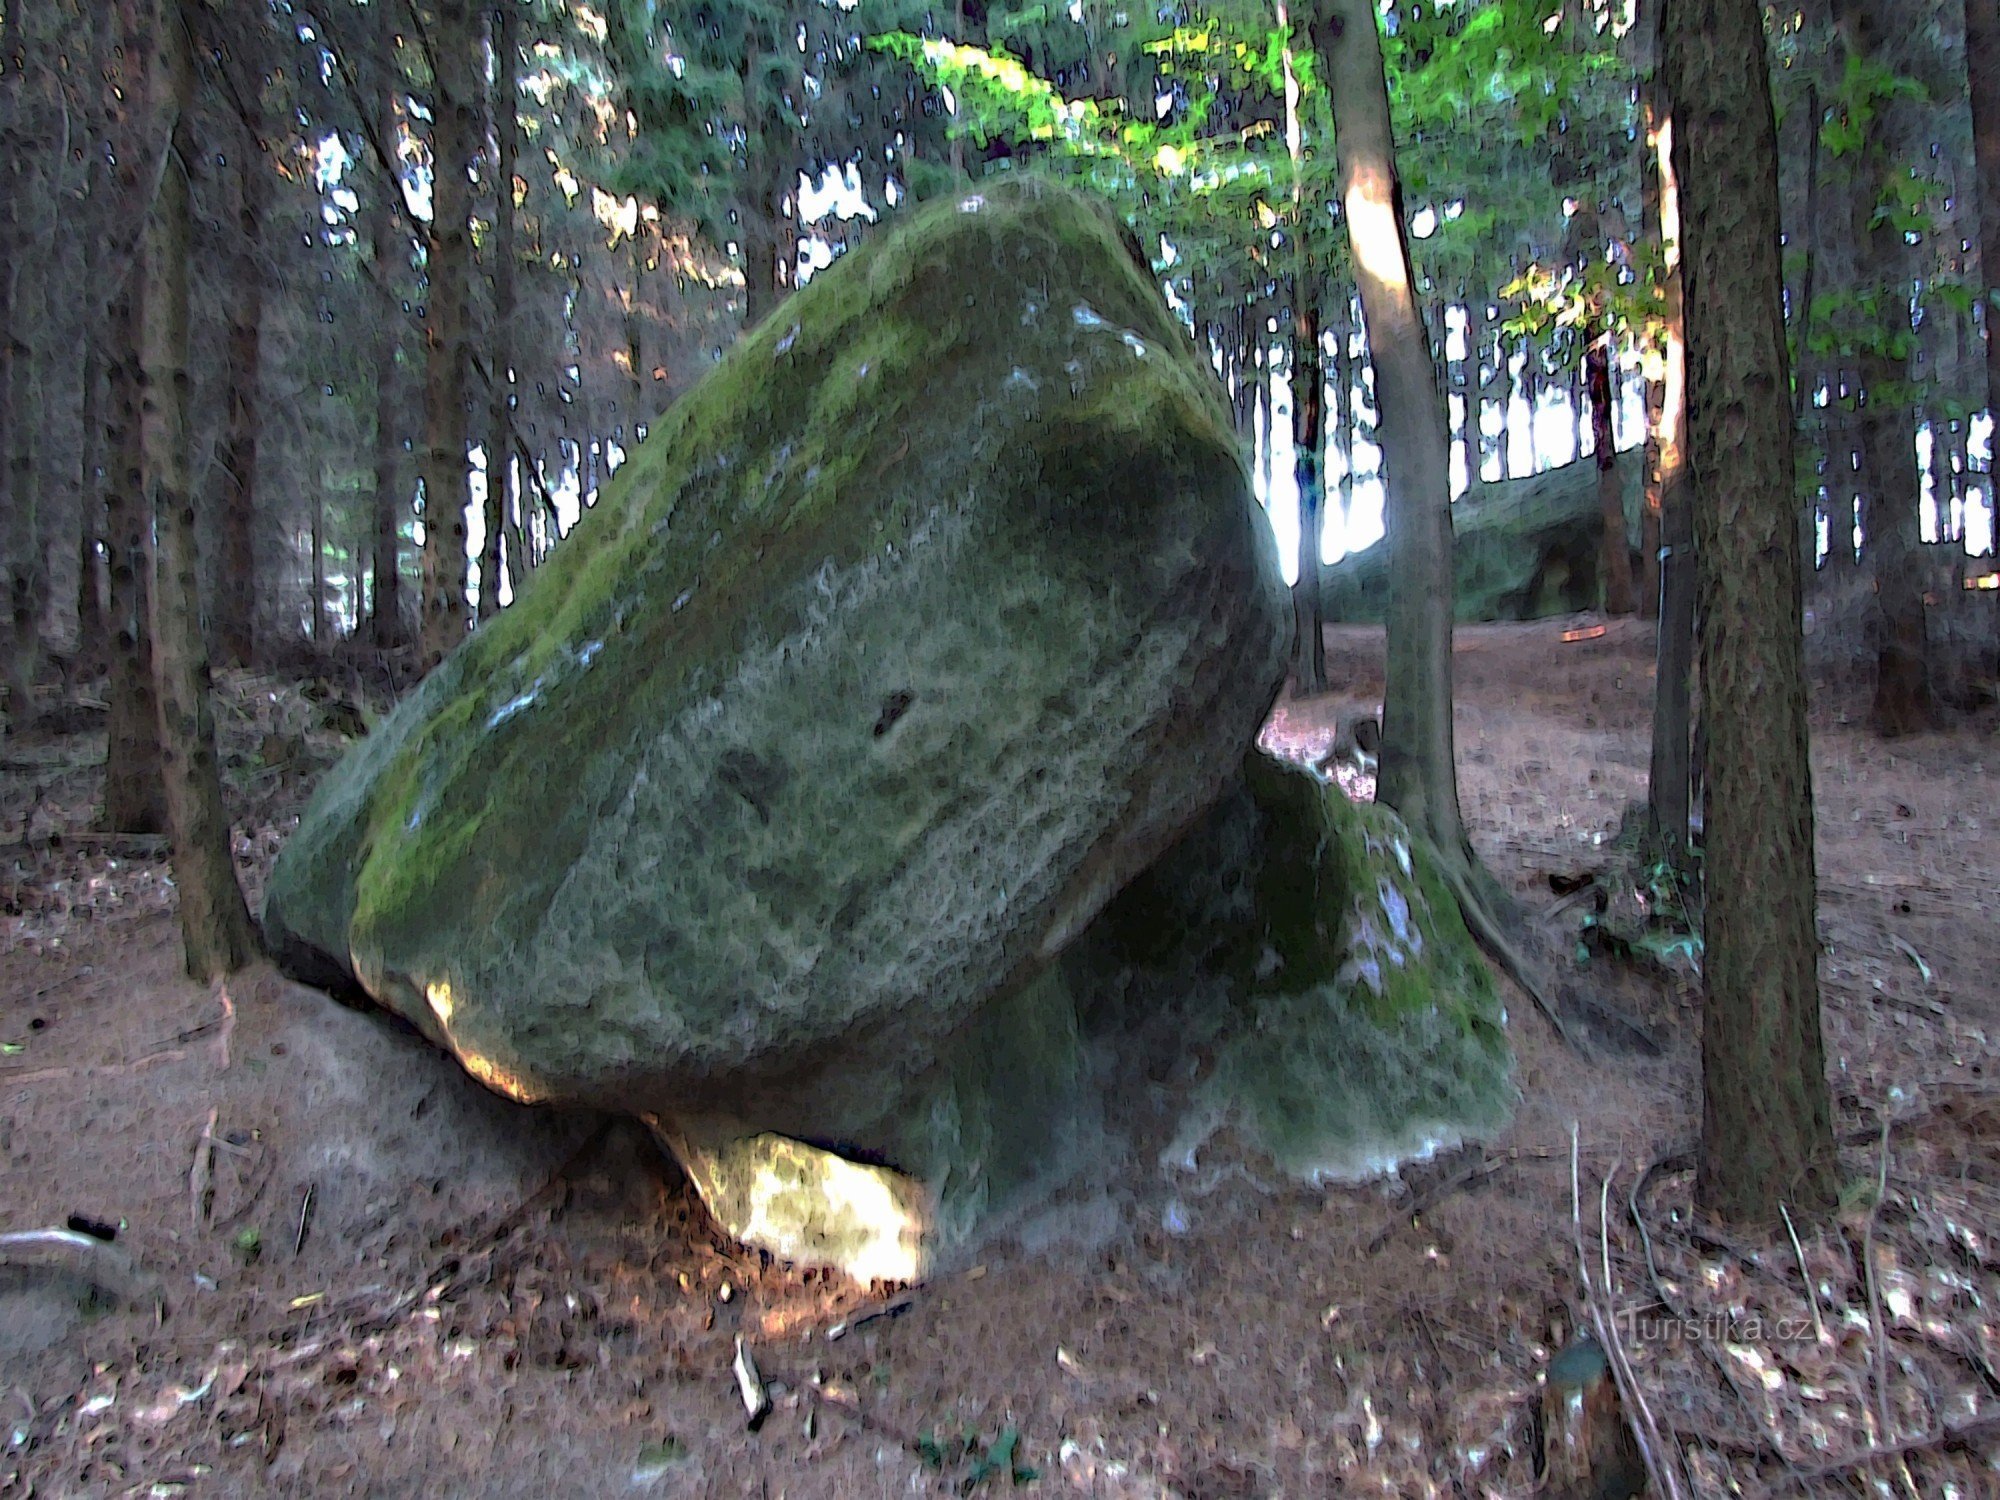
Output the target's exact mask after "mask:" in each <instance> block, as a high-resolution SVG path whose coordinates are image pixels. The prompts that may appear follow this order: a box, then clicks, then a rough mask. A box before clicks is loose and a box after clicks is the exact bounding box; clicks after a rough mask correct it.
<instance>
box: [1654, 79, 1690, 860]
mask: <svg viewBox="0 0 2000 1500" xmlns="http://www.w3.org/2000/svg"><path fill="white" fill-rule="evenodd" d="M1652 93H1653V98H1652V102H1651V103H1650V104H1649V111H1650V113H1651V116H1652V119H1651V135H1652V147H1653V155H1654V159H1655V161H1656V162H1657V164H1658V165H1657V170H1656V171H1655V172H1654V173H1653V174H1652V175H1653V176H1654V177H1655V178H1656V180H1657V181H1658V184H1659V188H1658V193H1657V198H1658V204H1657V217H1658V230H1659V240H1660V246H1661V249H1662V252H1663V254H1662V257H1661V263H1662V267H1663V270H1664V273H1665V274H1664V276H1663V279H1662V282H1661V293H1662V295H1661V299H1660V325H1661V326H1660V340H1661V345H1662V349H1661V360H1660V367H1661V376H1660V379H1659V380H1658V381H1656V382H1652V383H1651V384H1652V385H1655V386H1657V388H1658V390H1657V394H1655V392H1654V391H1653V390H1652V389H1649V390H1648V391H1647V398H1646V399H1647V406H1648V409H1649V415H1650V420H1649V422H1648V424H1647V425H1648V432H1647V439H1646V502H1647V506H1648V508H1649V509H1651V510H1655V511H1656V512H1657V514H1658V516H1659V535H1660V541H1659V560H1658V564H1657V567H1658V572H1659V578H1660V583H1659V590H1660V597H1659V620H1660V624H1659V632H1658V637H1657V641H1656V644H1655V648H1654V651H1655V663H1656V671H1655V673H1654V682H1653V755H1652V768H1651V771H1650V772H1649V774H1648V778H1647V799H1646V807H1647V815H1648V822H1649V825H1650V828H1649V831H1650V833H1651V837H1652V845H1653V848H1654V849H1655V850H1657V851H1658V852H1659V853H1660V855H1661V856H1662V857H1663V858H1665V859H1666V860H1667V862H1668V863H1669V864H1671V865H1672V866H1673V867H1674V868H1675V869H1676V870H1677V871H1679V872H1680V873H1681V874H1682V875H1692V874H1693V863H1694V862H1693V859H1692V857H1691V851H1690V848H1689V844H1688V824H1689V812H1690V808H1689V800H1690V799H1689V793H1690V788H1691V786H1692V784H1693V766H1692V764H1691V763H1690V760H1689V753H1688V740H1689V735H1690V732H1691V729H1692V723H1691V721H1692V718H1693V715H1692V712H1691V702H1690V698H1691V688H1692V683H1691V682H1690V680H1689V679H1690V678H1691V676H1692V675H1693V671H1694V608H1695V559H1694V512H1693V509H1692V497H1691V496H1690V495H1689V494H1688V484H1687V461H1686V455H1685V453H1684V452H1683V449H1682V435H1683V432H1684V431H1685V426H1686V421H1687V338H1686V328H1685V325H1684V321H1683V318H1682V313H1681V298H1682V288H1681V208H1680V184H1679V183H1678V182H1677V181H1676V180H1675V178H1674V160H1673V142H1674V122H1673V116H1672V114H1671V112H1670V111H1669V109H1668V108H1666V107H1665V106H1666V103H1667V101H1666V100H1664V99H1663V98H1661V97H1659V93H1660V91H1659V90H1657V89H1656V90H1654V91H1652Z"/></svg>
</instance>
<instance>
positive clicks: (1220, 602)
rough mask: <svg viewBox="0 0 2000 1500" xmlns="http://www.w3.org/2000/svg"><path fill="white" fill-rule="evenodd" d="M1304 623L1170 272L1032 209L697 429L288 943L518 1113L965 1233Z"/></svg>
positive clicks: (318, 974) (412, 712) (1007, 1173)
mask: <svg viewBox="0 0 2000 1500" xmlns="http://www.w3.org/2000/svg"><path fill="white" fill-rule="evenodd" d="M1288 622H1289V611H1288V608H1287V604H1286V599H1285V593H1284V587H1283V584H1282V581H1281V578H1280V575H1279V571H1278V565H1277V558H1276V553H1275V548H1274V546H1273V544H1272V541H1271V538H1270V534H1269V529H1268V527H1267V526H1266V524H1265V522H1264V519H1263V517H1262V516H1261V514H1260V513H1259V511H1258V508H1257V505H1256V503H1255V501H1254V499H1253V498H1252V494H1251V490H1250V486H1249V483H1248V480H1247V477H1246V474H1245V471H1244V468H1243V463H1242V460H1241V457H1240V456H1239V452H1238V448H1237V445H1236V441H1235V439H1234V437H1233V435H1232V433H1231V431H1230V425H1229V413H1228V409H1227V406H1226V404H1225V402H1224V399H1223V397H1222V394H1221V392H1220V391H1219V389H1218V388H1217V385H1216V382H1215V380H1214V378H1213V375H1212V374H1211V372H1210V371H1209V370H1208V368H1207V367H1206V366H1205V365H1204V364H1203V363H1202V361H1201V360H1200V359H1199V357H1198V356H1197V355H1196V353H1195V351H1194V349H1193V347H1192V345H1191V343H1190V341H1189V339H1188V337H1187V335H1186V334H1185V332H1184V331H1183V330H1182V329H1181V328H1180V326H1179V325H1178V324H1177V323H1176V322H1175V320H1174V318H1173V316H1172V315H1171V313H1170V312H1169V310H1168V309H1167V307H1166V306H1165V304H1164V303H1163V301H1162V299H1161V297H1160V294H1159V291H1158V289H1157V287H1156V285H1155V284H1154V282H1153V279H1152V277H1151V274H1150V272H1149V270H1148V268H1147V266H1146V264H1145V261H1144V258H1143V255H1142V254H1141V253H1140V251H1139V249H1138V247H1137V245H1136V242H1134V241H1133V240H1132V239H1131V237H1130V235H1129V234H1128V233H1127V232H1125V231H1124V230H1123V229H1122V228H1121V226H1120V225H1119V224H1118V222H1117V221H1116V220H1115V218H1114V217H1113V216H1112V215H1111V214H1110V213H1109V212H1108V211H1107V210H1106V209H1104V208H1103V207H1101V206H1100V205H1098V204H1097V203H1096V202H1094V201H1092V200H1090V199H1087V198H1084V197H1082V196H1079V195H1076V194H1074V193H1072V192H1069V191H1066V190H1062V189H1058V188H1053V187H1048V186H1043V185H1037V184H1033V183H1026V182H1023V183H1015V184H1008V185H1004V186H1000V187H996V188H990V189H987V190H985V191H984V192H983V193H979V194H973V195H969V196H966V197H964V198H962V199H959V200H955V201H950V202H946V203H942V204H939V205H936V206H934V207H931V208H928V209H926V210H924V211H922V212H919V213H915V214H913V215H911V216H910V218H909V219H908V220H907V221H905V222H904V223H902V224H901V225H900V226H897V227H892V228H888V229H885V230H884V231H883V232H882V233H880V234H878V235H876V236H874V237H872V238H871V239H870V240H869V241H868V242H866V243H865V244H863V245H862V246H861V247H860V248H858V249H857V250H855V251H854V252H852V253H851V254H849V255H847V256H845V257H843V258H842V259H841V260H840V261H839V262H838V263H836V264H835V265H834V266H833V267H832V268H830V269H829V270H827V271H825V272H823V273H822V274H820V275H819V276H816V277H815V278H814V279H813V280H812V282H811V283H810V284H809V285H808V286H806V287H805V288H803V289H802V290H801V291H800V292H799V293H798V294H796V295H795V296H793V297H792V298H790V299H789V300H787V301H786V302H785V303H784V304H783V305H782V306H781V307H780V308H779V309H778V310H777V311H776V312H775V313H774V314H773V316H772V317H771V318H770V319H769V320H768V321H767V322H766V323H764V324H763V325H762V326H761V327H759V328H758V329H756V330H755V331H754V332H753V333H751V334H750V335H748V336H747V337H746V338H745V339H744V340H743V341H742V342H741V343H739V345H738V346H737V347H736V348H735V350H734V351H733V352H731V353H730V354H729V356H728V357H727V358H726V359H725V360H724V361H723V362H722V363H721V364H720V365H719V366H718V367H717V368H716V369H715V370H714V371H713V372H711V374H710V375H709V376H708V377H707V378H706V379H705V380H703V381H702V382H701V383H700V384H699V385H698V386H696V387H695V388H694V389H693V390H692V391H690V392H689V393H688V394H687V395H686V396H685V397H684V398H683V399H682V400H681V401H680V402H679V403H677V404H676V405H675V406H674V407H673V408H672V409H671V410H670V411H669V412H667V413H666V415H665V416H664V417H662V419H661V420H660V421H659V422H658V423H657V424H656V426H655V429H654V432H653V434H652V435H651V436H650V437H649V438H648V439H647V440H646V441H645V442H644V443H643V444H641V445H640V446H639V447H638V448H637V450H636V451H635V452H634V453H633V454H632V456H631V458H630V459H629V460H628V461H627V462H626V464H625V465H624V466H622V467H621V468H620V469H619V471H618V473H617V475H616V476H615V478H614V479H613V480H612V481H611V482H610V484H609V485H608V486H607V487H606V488H605V490H604V492H603V495H602V497H601V498H600V500H599V501H598V503H597V505H596V507H595V508H594V509H593V510H592V511H591V512H589V513H588V514H587V515H586V516H585V517H584V518H583V520H582V521H581V523H580V524H579V525H578V526H577V528H576V530H575V532H574V533H573V534H572V535H571V536H570V537H569V538H568V539H567V540H566V541H565V542H564V543H563V544H562V546H560V547H559V548H557V549H556V551H555V552H554V553H553V554H552V556H551V557H550V559H549V561H548V563H547V565H546V566H545V567H543V568H542V569H541V570H539V572H538V573H537V574H536V575H535V577H534V578H533V580H532V581H531V582H530V584H529V586H528V587H527V589H526V590H525V591H524V593H523V595H522V597H521V598H520V600H519V601H518V602H516V603H515V604H514V605H513V606H512V607H511V608H509V609H507V610H505V611H503V612H502V613H501V614H500V615H499V616H498V617H497V618H495V619H494V620H492V621H490V622H488V623H487V624H485V625H484V626H482V627H481V628H480V630H479V632H478V633H477V634H476V635H474V636H473V637H471V638H470V639H469V640H468V641H467V642H466V643H465V644H464V645H463V646H462V647H460V648H459V649H458V650H457V651H456V652H454V653H453V654H452V655H451V656H450V657H449V658H447V659H446V661H445V662H444V663H443V664H442V665H441V666H440V667H439V668H438V669H437V670H436V671H434V672H433V673H432V674H431V675H430V677H428V678H427V679H426V680H425V681H424V682H423V684H422V685H421V686H420V687H419V688H418V689H417V690H416V692H414V693H413V694H412V695H411V696H410V697H409V698H408V699H407V700H406V701H405V702H404V703H403V704H402V705H401V706H400V707H399V708H398V709H397V710H396V711H395V713H393V714H392V715H391V716H390V717H389V718H388V719H387V720H386V721H385V722H384V723H383V724H382V725H381V727H380V728H379V729H378V730H377V731H376V732H375V733H374V734H373V735H371V736H370V737H369V738H368V739H367V740H366V741H365V742H363V743H362V744H361V745H359V746H357V747H356V749H355V750H354V752H353V753H352V754H351V755H349V756H348V758H347V759H346V760H345V761H343V762H342V763H341V764H340V765H339V766H337V767H336V768H335V769H334V770H333V771H332V772H331V773H330V774H329V775H328V777H327V778H326V780H325V782H324V783H323V784H322V786H321V787H320V788H319V791H318V793H317V795H316V796H315V798H314V799H313V802H312V804H311V806H310V807H309V808H308V809H307V811H306V813H305V815H304V818H303V819H302V822H301V825H300V827H299V829H298V831H297V833H296V834H295V835H294V836H293V837H292V839H291V840H290V842H289V843H288V845H287V846H286V848H285V850H284V852H283V854H282V856H281V857H280V859H279V861H278V864H277V867H276V869H275V871H274V872H273V875H272V879H271V883H270V887H269V895H268V899H267V904H266V911H265V920H266V924H267V927H268V929H269V932H270V935H271V937H272V939H273V942H274V944H275V946H276V948H277V950H278V952H279V953H280V955H281V956H282V961H283V962H284V963H285V964H286V966H287V967H288V968H289V969H291V971H292V972H294V973H295V974H298V975H300V976H301V977H306V978H308V979H311V980H315V981H320V982H324V981H327V980H329V979H332V978H351V979H352V980H354V981H356V982H358V983H359V984H360V985H361V986H362V987H363V988H364V989H365V990H366V991H367V992H368V993H369V994H370V995H372V996H373V997H374V998H375V999H376V1000H377V1001H379V1002H380V1003H382V1004H383V1005H385V1006H387V1007H389V1008H391V1009H392V1010H395V1011H397V1012H399V1013H400V1014H402V1015H403V1016H405V1017H407V1018H408V1019H409V1020H410V1021H411V1022H412V1023H414V1024H415V1025H416V1026H417V1027H419V1028H420V1029H421V1030H422V1031H423V1032H424V1033H425V1034H426V1035H427V1036H429V1037H430V1038H432V1039H433V1040H434V1041H435V1042H437V1043H438V1044H440V1045H442V1046H445V1047H448V1048H450V1049H451V1050H452V1051H454V1052H455V1053H456V1054H457V1055H458V1056H459V1058H460V1059H461V1060H462V1061H463V1063H464V1065H465V1066H466V1067H467V1068H468V1069H469V1070H470V1071H471V1072H472V1073H473V1074H474V1075H475V1076H477V1077H479V1078H481V1079H482V1080H484V1081H485V1082H487V1083H488V1084H490V1085H491V1086H492V1087H494V1088H496V1089H498V1090H500V1091H502V1092H504V1093H507V1094H509V1095H511V1096H513V1097H515V1098H520V1099H546V1100H558V1101H569V1102H576V1103H585V1104H591V1105H597V1106H604V1107H610V1108H615V1109H621V1110H629V1111H632V1112H634V1113H640V1114H645V1115H649V1116H652V1117H655V1118H657V1119H658V1120H659V1121H660V1122H661V1128H662V1132H663V1134H667V1135H668V1136H669V1137H671V1136H672V1134H673V1132H674V1131H675V1130H676V1128H677V1122H678V1124H684V1125H685V1126H686V1127H687V1128H686V1131H685V1132H684V1134H686V1135H687V1138H688V1139H691V1140H692V1139H695V1138H697V1137H698V1138H699V1139H700V1140H702V1141H703V1142H706V1143H708V1144H707V1145H706V1146H704V1148H703V1149H704V1151H706V1152H707V1153H708V1155H709V1156H711V1157H712V1156H714V1154H715V1150H716V1148H717V1143H722V1144H724V1145H726V1144H727V1143H729V1142H750V1141H754V1140H756V1139H757V1138H758V1137H760V1136H778V1137H784V1138H788V1139H791V1140H795V1141H799V1142H804V1143H810V1144H812V1145H814V1146H815V1147H826V1148H830V1149H833V1150H836V1151H838V1152H840V1153H841V1154H842V1155H844V1156H845V1157H848V1158H851V1159H854V1160H857V1161H862V1162H869V1163H878V1164H887V1165H889V1166H892V1167H895V1168H898V1169H899V1170H903V1171H905V1172H907V1173H910V1174H913V1175H915V1176H916V1177H918V1178H921V1180H922V1181H923V1182H924V1183H925V1184H926V1186H927V1190H928V1191H930V1193H931V1195H932V1207H933V1210H934V1211H935V1212H936V1214H937V1215H938V1217H939V1222H957V1220H956V1219H954V1214H959V1215H961V1217H962V1215H963V1213H965V1212H972V1213H976V1212H977V1211H978V1209H979V1207H980V1205H982V1204H984V1203H985V1202H987V1201H989V1200H990V1198H991V1197H992V1196H993V1195H995V1194H996V1193H1001V1192H1004V1191H1005V1190H1007V1189H1008V1188H1010V1187H1012V1186H1014V1185H1015V1184H1018V1183H1019V1182H1020V1181H1022V1180H1024V1179H1025V1178H1026V1177H1028V1176H1031V1175H1032V1171H1033V1167H1034V1164H1035V1162H1036V1161H1037V1160H1038V1159H1039V1157H1040V1156H1041V1154H1042V1153H1044V1152H1046V1151H1047V1150H1048V1149H1050V1143H1051V1133H1052V1132H1054V1131H1056V1130H1057V1129H1058V1128H1059V1124H1060V1120H1061V1116H1062V1111H1061V1109H1060V1108H1059V1107H1058V1106H1059V1104H1060V1098H1059V1096H1060V1095H1061V1093H1062V1091H1063V1090H1064V1089H1065V1088H1066V1087H1067V1086H1068V1082H1069V1081H1070V1080H1072V1079H1073V1078H1074V1077H1075V1075H1076V1050H1075V1049H1076V1046H1077V1042H1076V1034H1075V1018H1074V1013H1073V1007H1072V1006H1071V1004H1070V1001H1069V998H1068V994H1067V992H1066V991H1065V990H1064V989H1063V988H1062V986H1061V985H1060V984H1050V983H1046V982H1041V976H1043V975H1044V973H1045V972H1047V970H1048V967H1049V965H1050V963H1051V961H1052V960H1053V959H1054V958H1055V957H1056V955H1057V954H1058V953H1060V952H1061V951H1062V949H1063V948H1064V946H1065V945H1066V944H1067V943H1069V942H1070V940H1071V939H1072V938H1073V937H1074V936H1075V935H1076V934H1077V933H1078V932H1080V931H1081V930H1082V929H1083V928H1084V927H1085V926H1086V925H1087V924H1088V923H1089V922H1090V920H1091V919H1092V917H1094V916H1095V915H1096V913H1097V912H1098V911H1099V909H1100V908H1101V907H1102V906H1103V905H1104V904H1105V903H1106V902H1107V901H1108V900H1110V899H1111V897H1112V896H1113V895H1115V894H1116V892H1117V891H1118V890H1119V889H1120V888H1121V887H1122V886H1123V885H1125V884H1126V883H1127V882H1128V881H1129V880H1130V879H1131V878H1132V877H1133V876H1134V875H1135V874H1137V873H1138V872H1139V871H1140V870H1141V869H1143V868H1145V866H1146V865H1147V864H1148V863H1149V862H1151V861H1152V860H1153V859H1154V858H1155V857H1156V856H1157V855H1158V854H1159V853H1160V851H1161V850H1162V849H1164V848H1165V847H1166V846H1167V845H1168V844H1169V843H1171V842H1172V840H1173V839H1174V838H1175V837H1176V836H1177V835H1179V834H1180V833H1181V832H1182V831H1184V830H1185V829H1186V828H1188V827H1189V826H1190V825H1191V824H1193V823H1194V822H1195V821H1196V820H1197V819H1198V818H1200V817H1201V815H1202V814H1203V812H1204V811H1205V809H1207V808H1208V807H1209V805H1210V804H1211V803H1212V802H1213V801H1214V800H1215V798H1216V797H1217V796H1218V795H1219V794H1220V793H1221V792H1222V790H1223V789H1224V788H1225V787H1226V786H1227V785H1228V784H1229V783H1230V782H1231V781H1232V779H1233V778H1234V777H1235V775H1236V768H1237V764H1238V761H1239V758H1240V756H1241V753H1242V748H1243V746H1244V745H1245V744H1247V743H1248V742H1249V741H1250V739H1251V738H1252V737H1253V736H1254V734H1255V733H1256V729H1257V726H1258V724H1259V722H1260V721H1261V719H1262V717H1263V715H1264V712H1265V710H1266V709H1267V708H1268V706H1269V704H1270V703H1271V701H1272V699H1273V697H1274V696H1275V694H1276V691H1277V688H1278V685H1279V683H1280V681H1281V679H1282V676H1283V672H1284V661H1285V653H1286V644H1287V636H1288V634H1289V628H1290V627H1289V623H1288ZM995 1059H1003V1060H1005V1061H1006V1063H1007V1066H1008V1068H1009V1069H1010V1070H1011V1071H1010V1073H1009V1074H1008V1075H1007V1076H998V1077H996V1076H995V1071H994V1066H993V1062H994V1060H995ZM1021 1070H1028V1071H1029V1072H1030V1073H1031V1074H1032V1076H1033V1077H1034V1078H1035V1079H1036V1080H1038V1081H1039V1082H1038V1085H1037V1086H1036V1087H1028V1088H1023V1087H1021V1086H1020V1076H1019V1075H1020V1071H1021Z"/></svg>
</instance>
